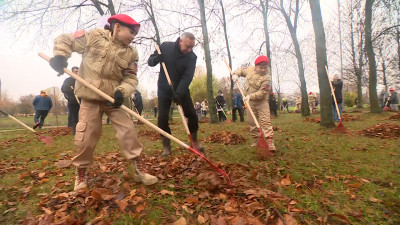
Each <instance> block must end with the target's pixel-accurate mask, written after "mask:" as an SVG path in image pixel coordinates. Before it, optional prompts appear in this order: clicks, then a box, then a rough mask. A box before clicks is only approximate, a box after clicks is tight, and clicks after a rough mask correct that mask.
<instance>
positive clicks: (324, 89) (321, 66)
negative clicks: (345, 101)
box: [302, 0, 335, 127]
mask: <svg viewBox="0 0 400 225" xmlns="http://www.w3.org/2000/svg"><path fill="white" fill-rule="evenodd" d="M310 8H311V15H312V23H313V27H314V33H315V52H316V56H317V69H318V84H319V90H320V107H321V126H324V127H334V126H335V123H334V122H333V115H332V99H331V89H330V85H329V79H328V75H327V73H326V69H325V66H326V65H327V57H326V40H325V31H324V24H323V21H322V15H321V7H320V5H319V0H310ZM302 108H303V107H302Z"/></svg>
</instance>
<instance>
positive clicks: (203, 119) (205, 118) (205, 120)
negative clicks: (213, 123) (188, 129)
mask: <svg viewBox="0 0 400 225" xmlns="http://www.w3.org/2000/svg"><path fill="white" fill-rule="evenodd" d="M209 122H210V120H209V119H208V118H207V117H203V118H201V120H199V123H209Z"/></svg>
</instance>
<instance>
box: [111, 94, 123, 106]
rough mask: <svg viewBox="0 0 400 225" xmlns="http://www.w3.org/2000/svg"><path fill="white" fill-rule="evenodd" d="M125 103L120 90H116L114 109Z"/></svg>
mask: <svg viewBox="0 0 400 225" xmlns="http://www.w3.org/2000/svg"><path fill="white" fill-rule="evenodd" d="M123 102H124V95H123V94H122V92H121V91H120V90H116V91H115V92H114V104H113V106H114V108H119V107H120V106H121V105H122V103H123Z"/></svg>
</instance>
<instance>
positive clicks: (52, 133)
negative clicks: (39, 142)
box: [40, 127, 72, 137]
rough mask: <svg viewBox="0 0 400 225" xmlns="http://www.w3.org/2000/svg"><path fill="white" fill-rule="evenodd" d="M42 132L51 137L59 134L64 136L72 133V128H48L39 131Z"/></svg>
mask: <svg viewBox="0 0 400 225" xmlns="http://www.w3.org/2000/svg"><path fill="white" fill-rule="evenodd" d="M40 133H42V134H47V135H49V136H51V137H59V136H66V135H68V134H71V133H72V129H71V128H69V127H58V128H54V129H49V130H46V131H44V132H40Z"/></svg>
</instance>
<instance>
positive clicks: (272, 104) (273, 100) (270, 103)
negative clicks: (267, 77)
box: [268, 95, 278, 111]
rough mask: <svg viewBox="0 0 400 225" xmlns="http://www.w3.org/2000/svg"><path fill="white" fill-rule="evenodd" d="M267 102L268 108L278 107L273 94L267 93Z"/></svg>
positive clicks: (273, 109) (274, 108) (275, 108)
mask: <svg viewBox="0 0 400 225" xmlns="http://www.w3.org/2000/svg"><path fill="white" fill-rule="evenodd" d="M268 103H269V108H270V110H272V111H275V110H277V109H278V104H277V101H276V98H275V95H269V99H268Z"/></svg>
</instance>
